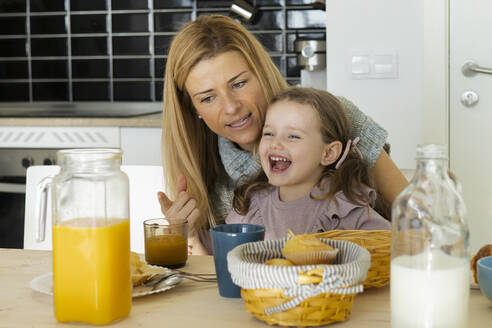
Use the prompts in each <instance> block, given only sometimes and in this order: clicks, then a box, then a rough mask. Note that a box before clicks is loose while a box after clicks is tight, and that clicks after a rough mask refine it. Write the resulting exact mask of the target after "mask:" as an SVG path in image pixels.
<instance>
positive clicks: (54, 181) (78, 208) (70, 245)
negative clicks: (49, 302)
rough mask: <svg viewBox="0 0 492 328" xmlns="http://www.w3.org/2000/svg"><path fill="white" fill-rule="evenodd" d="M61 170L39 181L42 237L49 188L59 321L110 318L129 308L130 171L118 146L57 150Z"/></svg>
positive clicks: (122, 314)
mask: <svg viewBox="0 0 492 328" xmlns="http://www.w3.org/2000/svg"><path fill="white" fill-rule="evenodd" d="M57 156H58V163H59V165H60V173H59V174H58V175H56V176H55V177H54V178H47V179H45V180H43V181H42V182H41V183H40V190H41V198H40V203H39V204H40V205H41V206H40V208H41V213H40V214H41V215H40V216H38V218H40V219H39V220H40V221H39V230H38V239H39V240H43V239H44V229H45V222H46V211H43V210H42V208H43V205H44V207H45V208H46V199H47V198H46V194H47V191H48V190H49V189H51V202H52V221H53V222H52V223H53V224H52V225H53V295H54V306H55V317H56V319H57V320H58V321H60V322H69V321H76V322H86V323H91V324H97V325H99V324H107V323H110V322H112V321H114V320H117V319H120V318H123V317H126V316H127V315H128V314H129V313H130V309H131V301H132V299H131V298H132V296H131V292H132V285H131V277H130V227H129V220H128V216H129V203H128V198H129V196H128V195H129V193H128V177H127V176H126V174H125V173H123V172H122V171H121V170H120V165H121V151H120V150H118V149H71V150H62V151H59V152H58V155H57Z"/></svg>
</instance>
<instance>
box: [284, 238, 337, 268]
mask: <svg viewBox="0 0 492 328" xmlns="http://www.w3.org/2000/svg"><path fill="white" fill-rule="evenodd" d="M337 253H338V249H335V248H333V247H331V246H330V245H327V244H325V243H323V242H321V241H320V240H319V239H318V238H316V237H315V236H314V235H308V234H305V235H297V236H292V238H291V239H289V240H287V242H286V243H285V246H284V248H283V249H282V254H283V255H284V256H285V258H286V259H287V260H289V261H291V262H293V263H294V264H297V265H304V264H332V263H333V262H335V258H336V256H337Z"/></svg>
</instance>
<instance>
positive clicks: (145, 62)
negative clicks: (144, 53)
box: [113, 59, 151, 78]
mask: <svg viewBox="0 0 492 328" xmlns="http://www.w3.org/2000/svg"><path fill="white" fill-rule="evenodd" d="M113 76H114V77H115V78H150V77H151V72H150V59H113Z"/></svg>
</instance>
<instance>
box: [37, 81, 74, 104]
mask: <svg viewBox="0 0 492 328" xmlns="http://www.w3.org/2000/svg"><path fill="white" fill-rule="evenodd" d="M32 98H33V100H34V101H68V82H50V83H48V82H33V83H32Z"/></svg>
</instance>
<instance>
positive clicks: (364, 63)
mask: <svg viewBox="0 0 492 328" xmlns="http://www.w3.org/2000/svg"><path fill="white" fill-rule="evenodd" d="M351 71H352V74H355V75H359V74H369V73H371V62H370V57H369V56H352V69H351Z"/></svg>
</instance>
